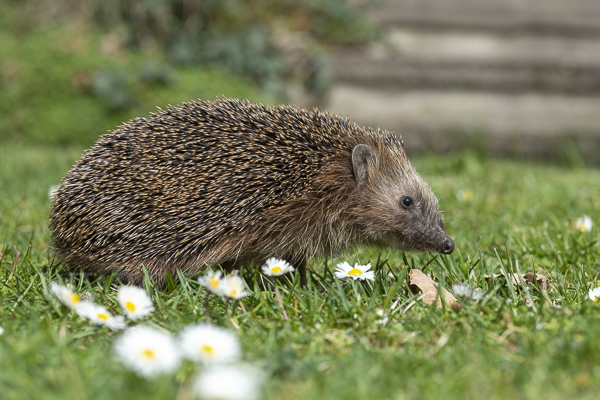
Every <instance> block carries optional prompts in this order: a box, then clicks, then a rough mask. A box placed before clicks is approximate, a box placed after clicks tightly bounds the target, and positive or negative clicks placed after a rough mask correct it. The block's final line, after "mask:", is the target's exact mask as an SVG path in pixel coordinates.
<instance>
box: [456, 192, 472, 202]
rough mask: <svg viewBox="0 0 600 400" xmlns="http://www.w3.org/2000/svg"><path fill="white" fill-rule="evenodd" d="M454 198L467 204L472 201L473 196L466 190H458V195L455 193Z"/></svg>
mask: <svg viewBox="0 0 600 400" xmlns="http://www.w3.org/2000/svg"><path fill="white" fill-rule="evenodd" d="M456 197H457V198H458V199H459V200H462V201H466V202H467V203H468V202H471V201H473V198H474V197H475V196H474V195H473V191H471V190H468V189H467V190H459V191H458V193H456Z"/></svg>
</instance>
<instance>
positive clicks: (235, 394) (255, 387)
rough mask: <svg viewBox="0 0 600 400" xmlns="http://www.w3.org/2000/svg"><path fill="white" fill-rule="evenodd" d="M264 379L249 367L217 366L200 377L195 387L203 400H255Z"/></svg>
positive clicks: (258, 372)
mask: <svg viewBox="0 0 600 400" xmlns="http://www.w3.org/2000/svg"><path fill="white" fill-rule="evenodd" d="M263 378H264V377H263V374H261V372H260V371H258V370H256V369H254V368H251V367H249V366H239V365H238V366H217V367H215V368H210V369H207V370H205V371H204V372H203V373H201V374H200V375H198V377H197V378H196V382H195V385H194V386H195V389H196V394H197V395H198V397H199V398H201V399H203V400H254V399H257V398H258V396H259V394H260V393H259V392H260V386H261V384H262V381H263Z"/></svg>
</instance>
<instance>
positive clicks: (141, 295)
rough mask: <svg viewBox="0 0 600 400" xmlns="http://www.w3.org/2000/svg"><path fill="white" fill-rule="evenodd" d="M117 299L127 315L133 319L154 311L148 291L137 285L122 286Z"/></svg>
mask: <svg viewBox="0 0 600 400" xmlns="http://www.w3.org/2000/svg"><path fill="white" fill-rule="evenodd" d="M117 300H118V301H119V304H120V305H121V308H122V309H123V311H124V312H125V315H127V317H128V318H130V319H132V320H136V319H139V318H143V317H145V316H148V315H150V313H151V312H152V311H154V305H153V304H152V300H151V299H150V296H148V293H146V291H145V290H144V289H142V288H139V287H137V286H122V287H120V288H119V291H118V293H117Z"/></svg>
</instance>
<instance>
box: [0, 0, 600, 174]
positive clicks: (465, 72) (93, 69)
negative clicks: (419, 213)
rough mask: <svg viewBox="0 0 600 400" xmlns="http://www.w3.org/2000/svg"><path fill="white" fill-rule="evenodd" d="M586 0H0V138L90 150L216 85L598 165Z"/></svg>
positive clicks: (409, 136)
mask: <svg viewBox="0 0 600 400" xmlns="http://www.w3.org/2000/svg"><path fill="white" fill-rule="evenodd" d="M599 94H600V2H598V1H597V0H571V1H568V2H565V1H561V0H519V1H516V0H515V1H508V0H486V1H484V2H481V1H476V0H444V1H439V0H406V1H399V0H201V1H199V0H139V1H136V0H0V145H1V146H10V145H11V144H15V143H18V144H23V145H43V146H55V147H56V146H58V147H61V146H77V147H80V148H81V149H83V148H86V147H89V146H91V145H92V144H93V142H94V141H95V140H96V139H97V137H98V136H99V135H101V134H103V133H105V132H106V131H107V130H109V129H113V128H114V127H116V126H117V125H119V124H120V123H122V122H123V121H127V120H128V119H130V118H133V117H136V116H146V115H148V113H149V112H152V111H154V110H155V109H156V106H159V107H164V106H166V105H168V104H179V103H181V102H182V101H187V100H192V99H198V98H201V99H208V100H210V99H213V98H214V97H215V96H222V95H224V96H228V97H241V98H248V99H249V100H251V101H260V102H264V103H269V104H277V103H292V104H298V105H302V106H306V107H313V106H317V107H319V108H321V109H327V110H329V111H331V112H333V113H337V114H341V115H344V116H347V117H349V118H351V119H352V120H355V121H357V122H359V123H361V124H366V125H371V126H380V127H382V128H385V129H390V130H394V131H395V132H396V133H398V134H401V135H402V136H403V138H404V140H405V143H406V147H407V151H408V153H409V155H411V154H415V153H419V152H437V153H447V152H451V151H456V150H461V149H465V148H466V149H475V150H476V151H478V152H482V153H485V154H490V155H501V156H510V157H519V158H526V159H545V160H556V161H559V162H566V163H569V164H571V165H580V164H593V165H597V164H598V163H599V161H598V159H599V157H598V155H599V154H600V97H599V96H598V95H599Z"/></svg>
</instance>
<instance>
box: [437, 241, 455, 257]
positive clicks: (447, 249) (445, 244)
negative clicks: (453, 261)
mask: <svg viewBox="0 0 600 400" xmlns="http://www.w3.org/2000/svg"><path fill="white" fill-rule="evenodd" d="M453 251H454V240H452V239H450V238H449V237H447V238H445V239H444V240H443V241H442V251H440V253H442V254H452V252H453Z"/></svg>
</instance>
